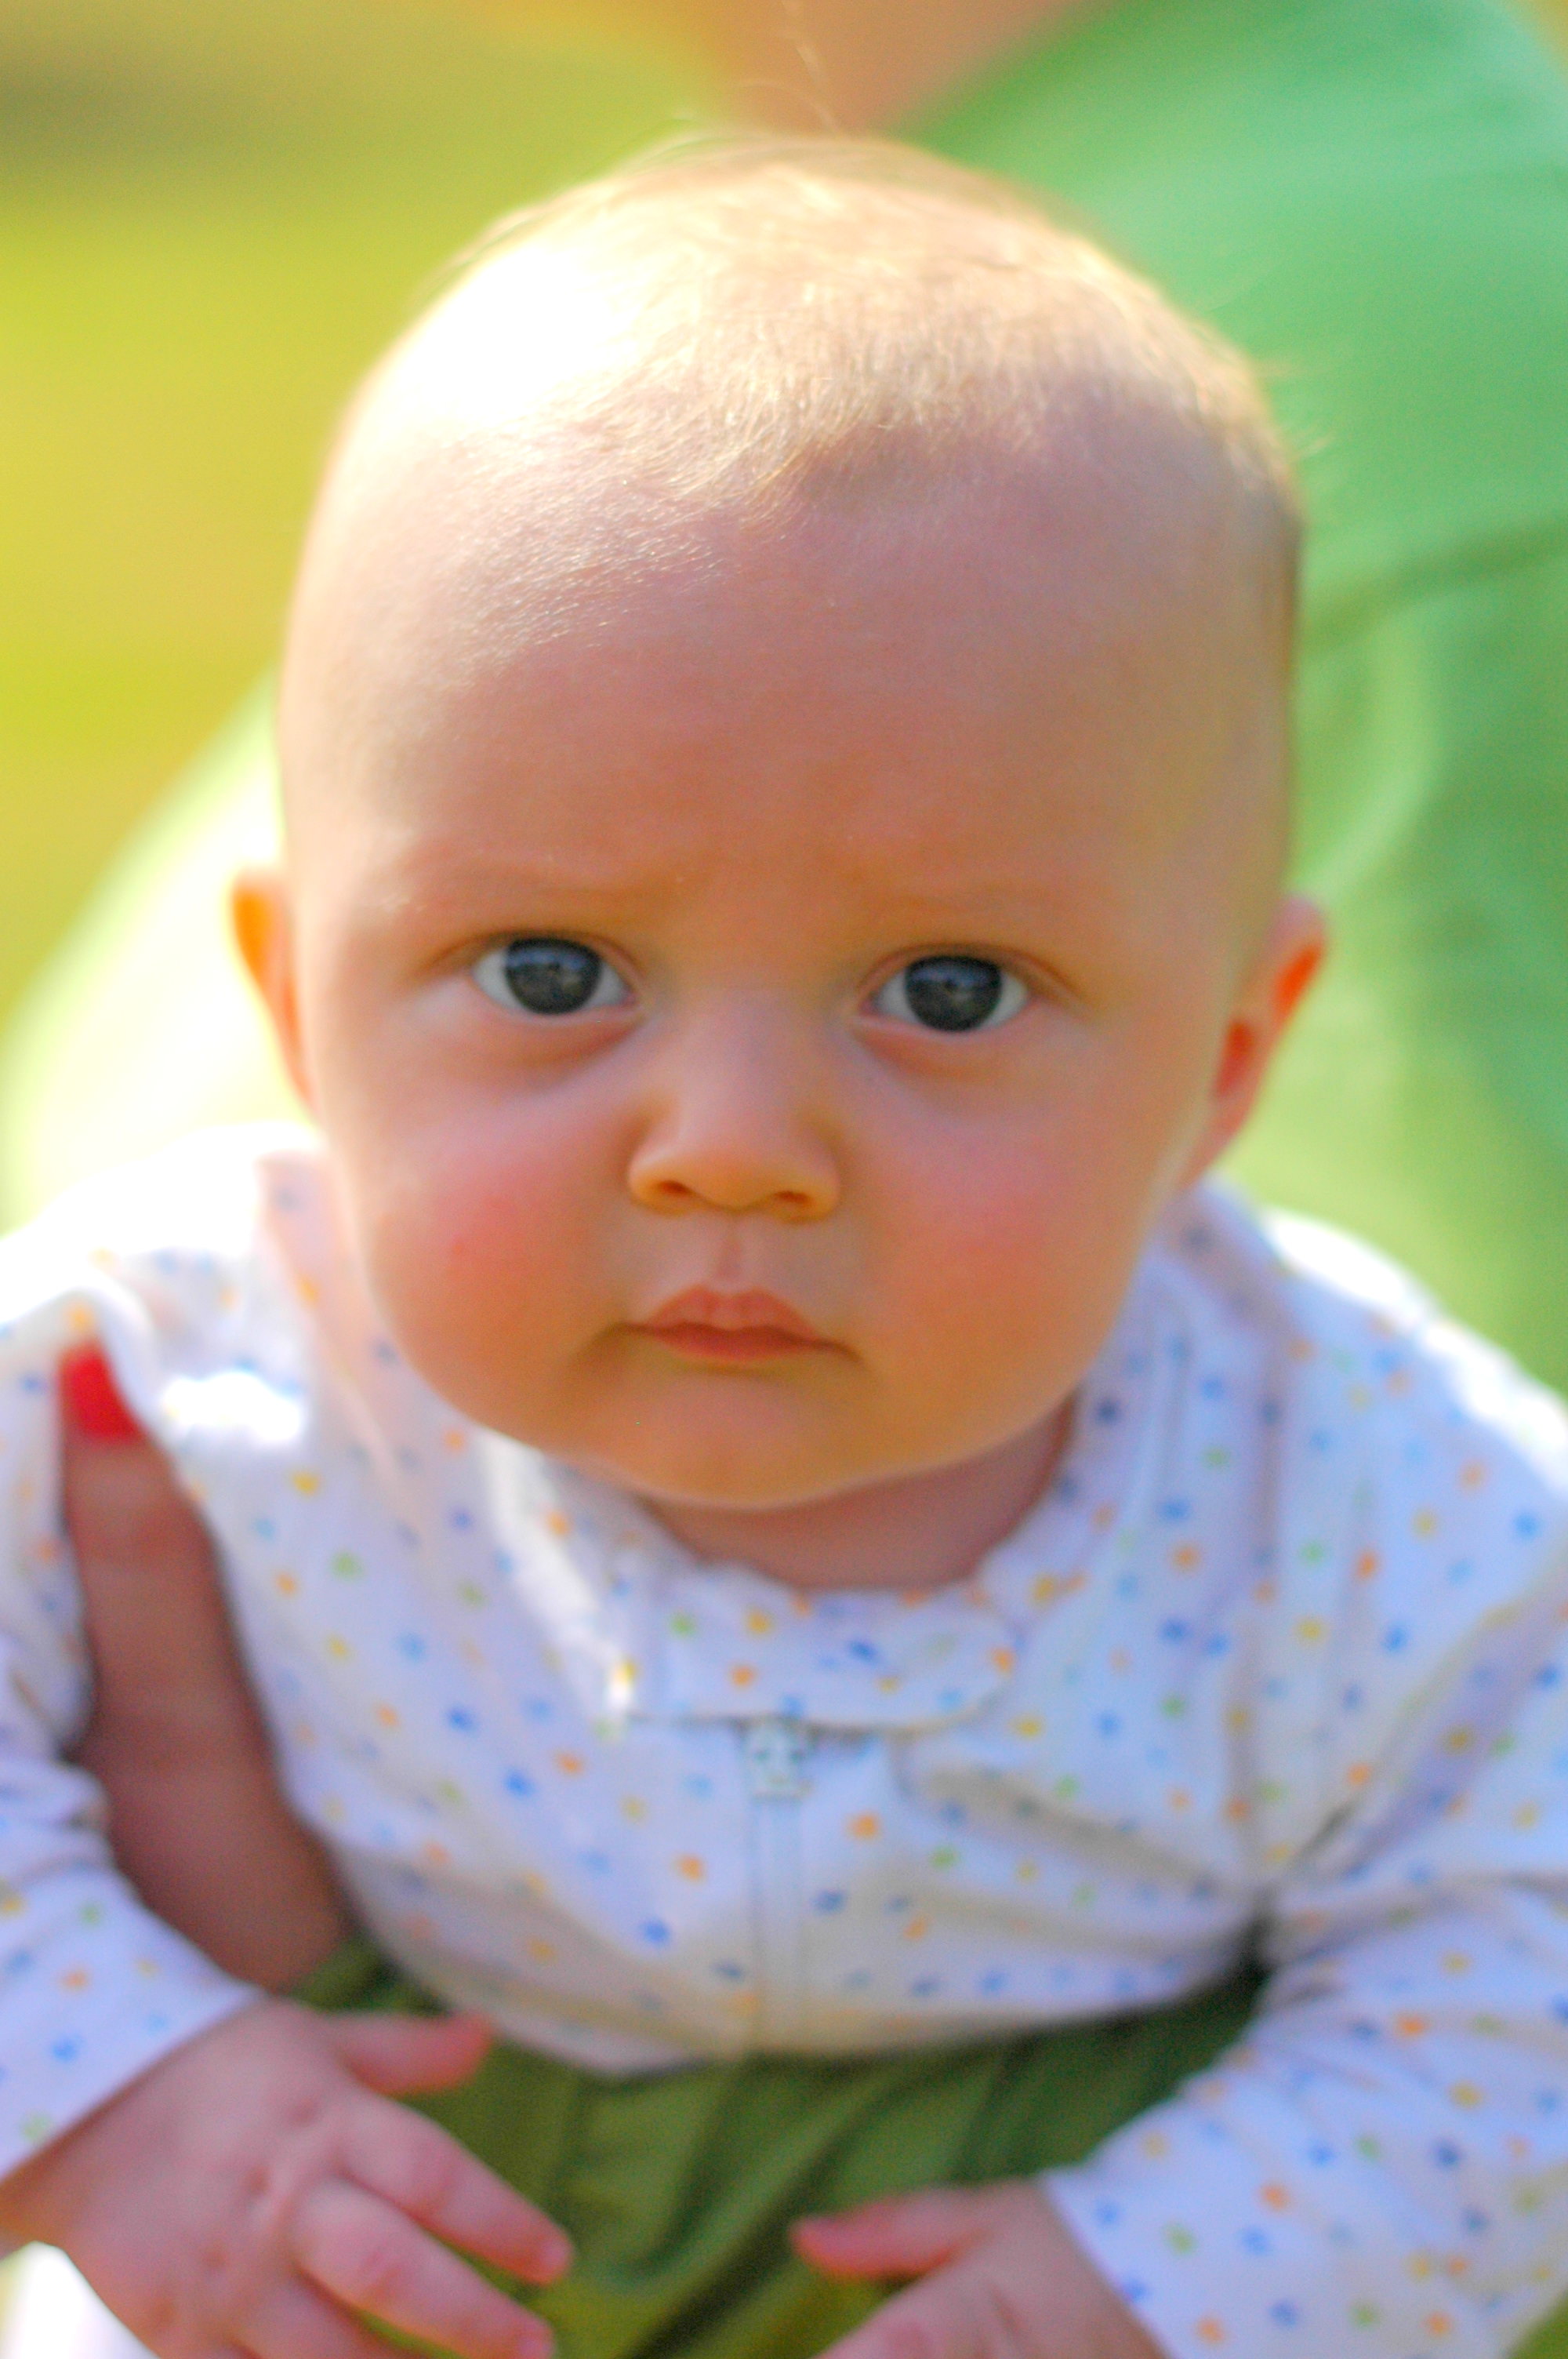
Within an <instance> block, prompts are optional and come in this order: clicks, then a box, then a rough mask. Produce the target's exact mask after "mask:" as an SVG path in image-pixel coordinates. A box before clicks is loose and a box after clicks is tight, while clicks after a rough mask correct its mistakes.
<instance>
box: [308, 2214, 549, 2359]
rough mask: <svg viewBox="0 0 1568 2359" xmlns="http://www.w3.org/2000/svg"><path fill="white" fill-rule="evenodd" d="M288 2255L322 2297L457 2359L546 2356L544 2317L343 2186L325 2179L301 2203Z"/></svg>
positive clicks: (538, 2358)
mask: <svg viewBox="0 0 1568 2359" xmlns="http://www.w3.org/2000/svg"><path fill="white" fill-rule="evenodd" d="M294 2249H295V2255H296V2257H297V2261H298V2264H299V2267H301V2269H302V2270H303V2271H304V2273H305V2275H306V2276H307V2277H310V2278H312V2279H313V2280H314V2281H315V2283H316V2284H317V2285H319V2287H320V2288H322V2290H323V2291H324V2292H326V2293H330V2294H331V2295H333V2296H334V2297H335V2298H336V2299H338V2300H339V2301H341V2302H345V2303H347V2305H348V2307H349V2308H350V2309H351V2310H363V2311H365V2312H366V2313H367V2314H368V2315H369V2316H370V2317H372V2318H375V2319H380V2320H382V2321H384V2323H385V2324H386V2325H388V2326H392V2327H395V2328H396V2329H397V2330H398V2332H400V2333H403V2334H412V2335H416V2336H418V2337H420V2338H422V2339H423V2340H424V2341H426V2342H427V2343H438V2344H439V2345H440V2347H441V2349H442V2350H443V2351H451V2352H453V2353H455V2354H456V2359H546V2354H548V2352H549V2350H550V2347H551V2337H550V2331H549V2328H548V2327H547V2326H546V2324H545V2322H544V2321H543V2320H542V2319H538V2318H534V2317H532V2316H530V2314H529V2312H528V2311H527V2310H520V2309H519V2308H518V2307H517V2304H516V2303H515V2302H513V2301H508V2300H507V2299H506V2297H505V2295H504V2294H503V2293H498V2292H497V2291H496V2289H495V2288H494V2287H493V2286H492V2285H487V2284H486V2283H485V2281H484V2279H483V2278H482V2277H477V2276H476V2275H475V2274H474V2272H473V2270H472V2269H470V2268H468V2267H465V2266H464V2264H463V2263H462V2262H461V2261H460V2260H458V2259H457V2258H456V2257H455V2256H454V2255H452V2254H451V2253H449V2252H447V2251H445V2250H444V2248H443V2247H442V2246H441V2245H438V2244H436V2243H435V2242H434V2241H433V2240H432V2239H431V2238H430V2237H428V2236H427V2235H425V2234H422V2232H421V2231H420V2230H419V2229H417V2228H416V2227H415V2225H414V2223H413V2222H412V2221H410V2220H406V2219H405V2218H404V2216H403V2214H402V2213H401V2212H397V2211H395V2210H394V2209H393V2207H392V2205H391V2204H390V2203H384V2202H382V2201H381V2200H380V2199H379V2197H377V2196H374V2195H369V2194H367V2193H366V2192H365V2190H364V2189H363V2188H361V2187H353V2186H351V2185H350V2184H349V2182H348V2181H347V2180H341V2179H340V2180H328V2181H327V2182H326V2183H324V2184H323V2185H322V2186H320V2187H319V2188H318V2189H317V2190H315V2192H314V2193H313V2194H312V2195H311V2196H310V2197H309V2198H308V2201H306V2202H305V2203H304V2204H302V2205H301V2207H300V2210H299V2212H298V2214H297V2218H296V2221H295V2227H294ZM289 2359H292V2354H289Z"/></svg>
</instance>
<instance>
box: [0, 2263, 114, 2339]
mask: <svg viewBox="0 0 1568 2359" xmlns="http://www.w3.org/2000/svg"><path fill="white" fill-rule="evenodd" d="M0 2359H147V2354H146V2351H145V2350H144V2348H143V2346H142V2344H141V2343H138V2342H137V2341H136V2340H135V2337H134V2336H133V2335H130V2334H127V2333H126V2332H125V2330H124V2327H123V2326H122V2325H120V2323H119V2322H118V2321H117V2320H115V2319H113V2318H111V2317H110V2315H109V2313H108V2311H107V2310H105V2309H104V2307H103V2303H102V2302H101V2301H100V2300H99V2299H98V2297H97V2295H96V2294H95V2293H93V2292H92V2290H91V2288H89V2287H88V2286H86V2285H84V2284H83V2283H82V2281H81V2278H80V2277H78V2276H77V2274H76V2271H75V2270H74V2269H73V2268H72V2267H71V2266H70V2262H69V2261H68V2260H67V2259H66V2257H65V2255H64V2254H63V2253H51V2252H47V2251H46V2250H45V2249H44V2247H43V2246H42V2245H35V2246H34V2248H33V2250H32V2251H31V2252H29V2253H25V2254H24V2255H23V2256H22V2257H21V2259H20V2260H19V2261H18V2262H17V2263H16V2283H15V2289H14V2290H13V2292H12V2294H11V2298H10V2300H9V2301H8V2302H7V2304H6V2308H5V2325H4V2326H3V2327H0Z"/></svg>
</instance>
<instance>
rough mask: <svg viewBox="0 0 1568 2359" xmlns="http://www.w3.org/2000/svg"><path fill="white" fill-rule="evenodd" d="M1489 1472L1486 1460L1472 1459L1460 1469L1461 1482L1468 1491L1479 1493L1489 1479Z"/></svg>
mask: <svg viewBox="0 0 1568 2359" xmlns="http://www.w3.org/2000/svg"><path fill="white" fill-rule="evenodd" d="M1487 1472H1488V1469H1487V1462H1486V1460H1485V1459H1484V1458H1471V1459H1469V1460H1467V1461H1466V1462H1465V1464H1464V1465H1463V1466H1461V1468H1460V1469H1459V1480H1460V1482H1461V1484H1463V1485H1464V1487H1465V1490H1466V1491H1478V1490H1479V1489H1480V1488H1481V1485H1482V1484H1483V1483H1484V1482H1485V1481H1486V1479H1487Z"/></svg>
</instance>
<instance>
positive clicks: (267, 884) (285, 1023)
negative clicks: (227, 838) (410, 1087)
mask: <svg viewBox="0 0 1568 2359" xmlns="http://www.w3.org/2000/svg"><path fill="white" fill-rule="evenodd" d="M229 918H230V922H231V923H232V926H233V929H234V939H235V940H236V941H237V942H238V944H239V946H240V956H241V957H242V958H243V961H244V962H245V965H246V967H247V969H248V970H249V973H250V978H251V981H252V982H253V983H254V984H255V987H256V989H257V990H258V991H259V992H260V994H261V995H262V997H263V999H264V1000H265V1002H266V1008H267V1013H268V1015H269V1016H271V1017H272V1027H273V1030H274V1032H275V1033H276V1037H277V1045H278V1048H279V1049H280V1051H281V1052H282V1056H283V1061H284V1063H285V1064H286V1065H287V1068H288V1078H289V1080H290V1081H291V1082H293V1083H294V1086H295V1088H296V1089H297V1091H298V1093H299V1095H300V1096H301V1098H302V1099H303V1100H304V1102H305V1103H306V1104H307V1105H308V1104H309V1103H310V1088H309V1082H308V1076H307V1073H306V1069H305V1058H304V1053H303V1049H302V1046H301V1042H300V1037H299V1003H298V997H297V993H296V991H295V987H294V918H293V912H292V910H291V909H290V908H289V901H288V886H287V884H286V882H285V880H284V875H283V871H282V869H281V868H271V867H268V868H243V869H242V870H241V871H240V874H239V875H237V876H236V877H235V879H234V882H233V885H232V887H231V888H230V894H229Z"/></svg>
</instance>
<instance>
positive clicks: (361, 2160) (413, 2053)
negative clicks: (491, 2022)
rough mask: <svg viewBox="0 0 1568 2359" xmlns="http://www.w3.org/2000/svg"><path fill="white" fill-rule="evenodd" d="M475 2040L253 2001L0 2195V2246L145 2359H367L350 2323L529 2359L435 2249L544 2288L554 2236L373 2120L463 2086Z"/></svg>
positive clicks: (528, 2323) (487, 2288)
mask: <svg viewBox="0 0 1568 2359" xmlns="http://www.w3.org/2000/svg"><path fill="white" fill-rule="evenodd" d="M490 2036H491V2035H490V2031H489V2028H488V2027H487V2026H486V2025H485V2024H484V2023H482V2022H481V2021H480V2020H479V2019H478V2018H477V2017H471V2016H470V2017H447V2018H445V2019H442V2020H438V2021H429V2020H426V2019H423V2018H420V2017H398V2016H337V2017H323V2016H318V2015H313V2014H311V2013H310V2012H309V2011H308V2009H307V2008H305V2007H299V2006H288V2005H287V2004H286V2003H284V2002H282V2001H280V2000H276V1999H261V2000H258V2001H257V2002H256V2003H255V2004H254V2006H247V2007H245V2008H243V2010H242V2011H241V2013H239V2014H238V2015H234V2016H231V2017H229V2018H228V2020H227V2021H226V2022H224V2023H221V2024H219V2025H218V2026H217V2027H215V2028H214V2029H213V2030H211V2031H208V2032H206V2033H203V2034H202V2035H201V2036H200V2038H195V2039H192V2040H189V2041H188V2042H187V2043H186V2045H185V2046H184V2047H182V2048H177V2049H174V2051H173V2052H172V2054H170V2055H168V2056H167V2057H165V2058H164V2059H163V2060H162V2061H161V2062H160V2063H158V2064H157V2065H155V2066H154V2067H153V2069H152V2070H151V2071H148V2072H145V2073H144V2074H143V2075H142V2077H141V2078H140V2079H139V2080H137V2081H135V2082H132V2083H131V2085H130V2087H129V2088H127V2089H125V2090H124V2091H123V2092H122V2093H120V2095H118V2096H117V2097H114V2098H113V2099H112V2100H111V2101H110V2102H109V2103H108V2104H105V2105H102V2106H100V2107H99V2109H98V2111H97V2112H96V2113H94V2114H90V2115H89V2116H88V2118H87V2119H86V2120H85V2121H84V2122H81V2123H80V2124H79V2125H77V2127H76V2128H75V2129H73V2130H70V2131H69V2132H68V2133H67V2134H66V2135H65V2136H63V2137H60V2138H57V2139H56V2140H55V2141H54V2142H53V2144H52V2145H50V2146H49V2147H46V2148H45V2149H44V2151H43V2152H42V2153H41V2154H39V2155H38V2156H37V2157H35V2158H34V2159H33V2160H32V2161H30V2162H28V2163H26V2164H24V2165H23V2167H22V2168H21V2169H19V2170H16V2171H13V2172H12V2173H11V2174H10V2176H9V2177H8V2178H7V2179H5V2180H3V2181H0V2232H4V2233H5V2234H8V2235H10V2236H12V2237H15V2238H16V2240H17V2241H18V2242H22V2241H26V2240H28V2239H34V2238H36V2239H38V2240H39V2241H41V2242H44V2243H47V2244H51V2245H59V2246H60V2248H61V2249H62V2250H63V2251H64V2252H66V2253H68V2254H69V2255H70V2258H71V2259H72V2260H73V2261H74V2262H75V2264H76V2266H77V2267H78V2268H79V2269H80V2270H81V2274H82V2276H83V2277H86V2279H87V2281H88V2283H89V2284H90V2285H91V2286H92V2288H93V2289H94V2291H95V2292H96V2293H97V2294H98V2296H99V2298H100V2299H102V2300H103V2302H104V2303H105V2304H106V2305H107V2306H108V2308H109V2309H110V2310H113V2311H114V2314H115V2316H116V2317H117V2318H119V2319H121V2320H122V2321H124V2324H125V2325H126V2326H128V2327H129V2328H130V2330H131V2332H133V2333H134V2334H135V2335H137V2336H139V2337H140V2339H141V2341H142V2342H143V2343H146V2345H147V2347H148V2348H149V2349H150V2350H151V2351H152V2352H154V2353H155V2354H157V2359H384V2354H385V2352H386V2348H387V2346H386V2344H385V2343H384V2342H383V2341H381V2340H380V2338H379V2337H378V2336H376V2335H374V2334H373V2333H372V2332H369V2331H368V2329H367V2328H366V2327H365V2326H363V2325H362V2324H361V2323H360V2320H361V2319H362V2318H364V2317H368V2318H370V2319H373V2320H374V2321H377V2322H378V2323H381V2324H384V2325H386V2326H389V2327H392V2328H394V2329H395V2330H396V2331H397V2332H401V2333H405V2334H410V2335H415V2336H417V2337H419V2338H421V2339H422V2340H424V2341H427V2342H429V2343H437V2344H438V2345H439V2346H440V2348H441V2349H442V2350H445V2351H450V2352H452V2353H454V2354H456V2359H547V2354H548V2353H549V2350H550V2344H551V2338H550V2333H549V2330H548V2328H547V2327H546V2325H545V2324H544V2323H543V2321H541V2320H539V2319H537V2318H535V2317H533V2316H532V2315H531V2313H530V2312H528V2311H527V2310H522V2309H520V2308H519V2307H518V2306H517V2304H516V2303H515V2302H513V2301H510V2300H508V2299H507V2298H506V2296H505V2295H504V2294H503V2293H501V2292H499V2291H498V2290H497V2289H496V2288H495V2287H493V2286H492V2285H489V2284H487V2283H486V2282H485V2280H484V2279H483V2278H482V2277H479V2276H478V2275H476V2273H475V2272H474V2271H473V2270H472V2269H470V2268H469V2267H466V2266H465V2265H464V2264H463V2263H462V2262H461V2261H460V2260H459V2259H457V2257H456V2256H455V2255H454V2254H453V2253H451V2252H449V2251H448V2250H447V2249H446V2248H447V2246H449V2245H457V2246H459V2247H460V2249H461V2250H463V2251H464V2252H469V2253H473V2254H476V2255H478V2256H480V2257H481V2259H483V2260H486V2261H490V2262H492V2263H493V2264H494V2265H495V2266H496V2267H499V2268H502V2269H504V2270H507V2271H508V2272H509V2273H510V2274H511V2275H513V2276H514V2277H522V2278H524V2279H525V2280H526V2281H527V2282H528V2283H530V2284H534V2285H547V2284H548V2283H550V2282H551V2280H552V2279H554V2278H555V2277H558V2276H559V2275H560V2274H561V2272H562V2270H563V2269H565V2268H566V2267H568V2265H569V2263H570V2259H571V2247H570V2245H569V2244H568V2240H567V2238H566V2236H565V2235H564V2234H563V2233H562V2232H561V2230H560V2229H559V2228H557V2226H556V2225H555V2223H554V2222H553V2221H550V2220H548V2219H546V2216H545V2214H544V2213H543V2212H538V2211H536V2210H535V2207H534V2206H533V2205H532V2204H531V2203H527V2202H525V2201H524V2199H523V2198H522V2196H520V2195H518V2194H516V2193H514V2190H512V2189H511V2188H510V2187H508V2186H507V2185H506V2184H505V2182H504V2181H503V2180H500V2179H498V2178H497V2177H496V2176H495V2174H494V2172H493V2171H491V2170H487V2169H485V2167H484V2165H483V2164H482V2163H481V2162H477V2161H476V2160H475V2159H474V2158H473V2157H472V2156H471V2155H470V2154H468V2153H467V2152H465V2150H464V2149H463V2147H460V2145H459V2144H458V2143H457V2141H456V2139H455V2138H451V2137H449V2136H448V2135H447V2133H446V2132H445V2131H444V2130H441V2129H438V2128H437V2126H436V2125H435V2124H434V2123H433V2122H429V2121H426V2120H424V2119H423V2118H422V2117H421V2116H420V2115H419V2114H415V2113H411V2112H409V2111H408V2110H407V2109H406V2107H404V2106H402V2105H397V2104H390V2103H389V2102H388V2099H389V2098H390V2097H393V2096H395V2095H401V2094H406V2093H411V2092H413V2091H415V2090H420V2089H438V2088H448V2087H450V2086H452V2085H453V2084H454V2083H455V2082H460V2081H463V2080H466V2079H467V2078H468V2076H469V2074H470V2073H471V2072H472V2071H474V2070H475V2068H476V2067H477V2065H478V2064H479V2062H480V2060H481V2058H482V2056H483V2054H484V2051H485V2049H486V2048H487V2047H488V2046H489V2044H490ZM438 2240H439V2241H438Z"/></svg>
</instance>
